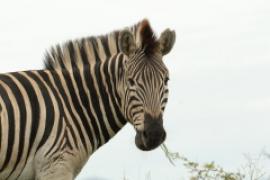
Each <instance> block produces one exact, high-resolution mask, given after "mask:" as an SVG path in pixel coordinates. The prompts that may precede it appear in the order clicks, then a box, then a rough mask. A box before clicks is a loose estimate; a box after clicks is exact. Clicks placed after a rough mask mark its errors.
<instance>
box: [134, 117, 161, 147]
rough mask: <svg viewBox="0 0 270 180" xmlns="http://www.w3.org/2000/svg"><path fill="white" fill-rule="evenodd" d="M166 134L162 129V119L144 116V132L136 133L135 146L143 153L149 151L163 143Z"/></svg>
mask: <svg viewBox="0 0 270 180" xmlns="http://www.w3.org/2000/svg"><path fill="white" fill-rule="evenodd" d="M165 138H166V132H165V130H164V128H163V123H162V118H161V116H160V117H159V118H152V117H151V116H149V115H145V120H144V130H143V131H137V134H136V137H135V143H136V146H137V147H138V148H139V149H141V150H143V151H150V150H153V149H155V148H156V147H158V146H159V145H160V144H161V143H163V142H164V140H165Z"/></svg>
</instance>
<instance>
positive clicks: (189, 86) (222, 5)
mask: <svg viewBox="0 0 270 180" xmlns="http://www.w3.org/2000/svg"><path fill="white" fill-rule="evenodd" d="M145 17H147V18H148V19H149V20H150V22H151V24H152V26H153V28H154V29H155V31H156V32H157V34H160V33H161V32H162V31H163V30H164V29H165V28H168V27H169V28H171V29H175V31H176V34H177V40H176V44H175V47H174V49H173V51H172V52H171V53H170V54H169V55H167V56H166V57H165V58H164V61H166V65H167V66H168V68H169V70H170V82H169V86H170V97H169V104H168V107H167V109H166V114H165V126H166V129H167V134H168V138H167V141H166V144H167V146H168V147H169V148H170V149H171V150H172V151H178V152H179V153H180V154H182V155H184V156H187V157H188V158H189V159H192V160H196V161H200V162H208V161H213V160H214V161H216V162H217V163H218V164H220V165H221V166H223V167H225V168H227V169H236V168H238V167H239V166H240V165H241V164H242V163H243V162H244V158H243V153H254V154H258V153H260V151H261V150H262V149H263V148H265V149H266V150H268V151H270V83H269V78H270V1H268V0H252V1H251V0H204V1H201V0H186V1H183V0H174V1H173V0H166V1H158V0H153V1H144V0H134V1H127V0H113V1H112V0H111V1H110V0H108V1H105V0H99V1H94V0H93V1H89V0H88V1H87V0H85V1H83V0H76V1H75V0H74V1H68V0H58V1H57V0H46V1H37V0H28V1H26V0H18V1H14V0H9V1H0V72H8V71H18V70H27V69H40V68H41V67H42V65H43V63H42V58H43V54H44V51H45V49H46V48H49V47H50V46H51V45H54V44H56V43H58V42H63V41H64V40H68V39H72V38H78V37H82V36H88V35H98V34H104V33H107V32H110V31H112V30H114V29H118V28H123V27H125V26H129V25H132V24H134V23H137V22H138V21H140V20H141V19H142V18H145ZM134 135H135V132H134V130H133V128H132V127H131V126H130V125H127V126H126V127H125V128H124V129H123V130H122V131H121V132H120V133H119V134H118V135H116V136H115V137H114V138H113V139H112V140H111V141H110V142H109V143H108V144H106V145H105V146H103V147H102V148H101V149H100V150H98V151H97V152H96V153H95V154H94V155H93V156H92V157H91V158H90V160H89V162H88V164H87V165H86V166H85V168H84V169H83V170H82V172H81V174H80V176H79V177H78V178H77V179H78V180H86V179H92V180H95V177H96V179H97V177H100V178H99V179H100V180H108V179H110V180H111V179H112V180H119V179H121V178H122V177H123V176H124V175H126V176H127V177H129V180H143V179H144V176H145V174H147V173H148V172H150V171H151V176H152V179H153V180H164V179H165V178H166V179H167V180H177V179H179V178H180V177H183V176H184V175H183V174H182V169H181V166H177V167H172V166H171V165H170V164H169V163H168V161H167V159H166V158H165V156H164V155H163V152H162V151H161V149H160V148H158V149H156V150H154V151H152V152H147V153H145V152H141V151H139V150H138V149H137V148H136V147H135V144H134ZM268 167H270V166H268Z"/></svg>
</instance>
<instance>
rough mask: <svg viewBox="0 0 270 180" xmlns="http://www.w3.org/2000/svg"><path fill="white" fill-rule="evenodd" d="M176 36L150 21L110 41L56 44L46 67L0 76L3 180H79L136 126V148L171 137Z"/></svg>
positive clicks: (0, 173) (107, 38)
mask: <svg viewBox="0 0 270 180" xmlns="http://www.w3.org/2000/svg"><path fill="white" fill-rule="evenodd" d="M174 41H175V32H174V31H171V30H169V29H167V30H165V31H164V32H163V33H162V34H161V36H160V37H159V38H156V36H155V34H154V32H153V30H152V28H151V27H150V24H149V22H148V21H147V20H143V21H141V22H139V23H137V24H136V25H134V26H132V27H130V28H125V29H123V30H119V31H114V32H112V33H109V34H107V35H105V36H98V37H87V38H81V39H77V40H73V41H68V42H66V43H63V44H62V45H57V46H55V47H53V48H52V49H51V50H50V51H49V52H47V54H46V57H45V68H44V69H42V70H34V71H22V72H13V73H6V74H1V75H0V118H1V120H0V179H1V180H3V179H19V180H31V179H35V180H48V179H49V180H56V179H57V180H72V179H74V178H75V177H76V175H77V174H78V173H79V172H80V170H81V168H82V167H83V165H84V164H85V162H86V161H87V159H88V158H89V157H90V155H91V154H92V153H94V151H96V150H97V149H98V148H99V147H100V146H102V145H103V144H105V143H106V142H107V141H109V140H110V138H112V137H113V136H114V135H115V134H116V133H117V132H118V131H119V130H120V129H121V128H122V127H123V126H124V125H125V124H126V122H130V123H131V124H132V125H134V128H135V130H136V133H137V134H136V137H135V143H136V145H137V147H138V148H139V149H141V150H152V149H154V148H156V147H157V146H159V145H160V144H161V143H162V142H163V141H164V139H165V136H166V133H165V130H164V128H163V120H162V115H163V111H164V108H165V105H166V102H167V95H168V88H167V81H168V79H169V74H168V70H167V68H166V67H165V65H164V63H163V61H162V57H163V55H165V54H167V53H168V52H169V51H170V50H171V49H172V47H173V44H174Z"/></svg>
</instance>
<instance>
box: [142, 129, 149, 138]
mask: <svg viewBox="0 0 270 180" xmlns="http://www.w3.org/2000/svg"><path fill="white" fill-rule="evenodd" d="M143 137H144V138H146V139H147V137H148V135H147V133H146V131H143Z"/></svg>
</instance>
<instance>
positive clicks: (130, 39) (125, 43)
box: [118, 30, 136, 57]
mask: <svg viewBox="0 0 270 180" xmlns="http://www.w3.org/2000/svg"><path fill="white" fill-rule="evenodd" d="M118 46H119V49H120V51H122V52H123V53H125V54H126V55H127V56H128V57H130V56H131V55H132V54H134V52H135V50H136V43H135V39H134V36H133V34H132V33H131V32H130V31H128V30H124V31H122V32H120V34H119V40H118Z"/></svg>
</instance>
